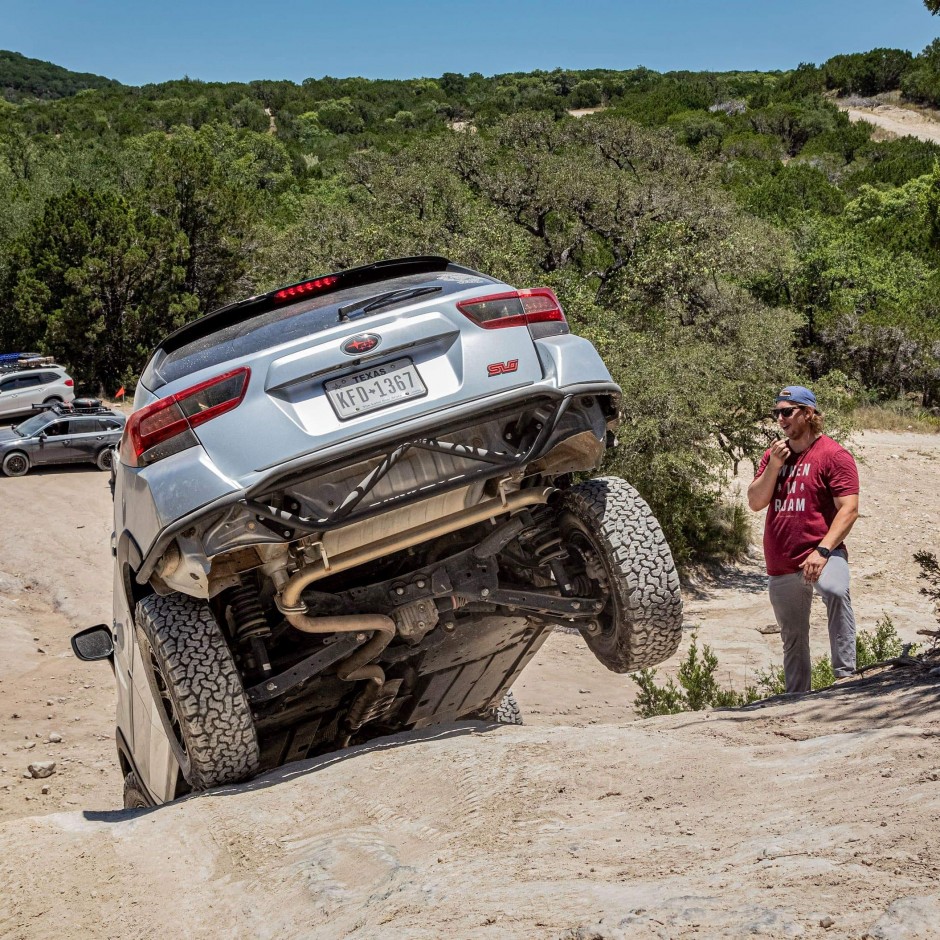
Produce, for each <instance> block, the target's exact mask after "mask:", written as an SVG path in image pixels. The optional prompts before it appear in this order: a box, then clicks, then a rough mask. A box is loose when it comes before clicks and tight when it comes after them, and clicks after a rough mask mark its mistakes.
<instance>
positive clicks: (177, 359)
mask: <svg viewBox="0 0 940 940" xmlns="http://www.w3.org/2000/svg"><path fill="white" fill-rule="evenodd" d="M498 283H500V282H499V281H495V280H494V279H493V278H488V277H486V276H484V275H479V274H476V273H473V274H471V273H464V272H456V271H442V272H439V273H430V274H428V273H421V274H409V275H405V276H402V277H396V278H389V279H388V280H384V281H380V282H377V283H376V282H373V283H371V284H359V285H356V286H354V287H348V288H345V289H343V290H339V291H335V292H332V293H329V294H321V295H314V296H312V297H306V298H304V299H302V300H297V301H295V302H293V303H288V304H283V305H281V306H278V307H276V308H275V309H273V310H265V311H263V312H261V313H259V314H257V315H256V316H253V317H251V318H249V319H247V320H244V321H242V322H240V323H234V324H232V325H230V326H223V327H221V328H220V329H218V330H216V331H215V332H212V333H210V334H209V335H207V336H202V337H199V338H198V339H195V340H193V341H192V342H190V343H185V344H184V345H182V346H180V347H179V348H178V349H173V350H171V351H170V352H169V353H164V352H163V351H160V352H158V353H157V355H156V356H155V357H154V358H153V359H152V360H151V362H150V364H149V365H148V366H147V368H146V369H145V370H144V374H143V376H142V377H141V379H142V381H143V383H144V385H145V386H146V387H148V388H150V389H151V390H153V391H156V390H157V389H158V388H160V387H161V386H163V385H166V384H168V383H169V382H174V381H176V380H177V379H179V378H182V377H183V376H185V375H190V374H191V373H193V372H198V371H199V370H201V369H206V368H209V367H211V366H216V365H221V364H222V363H224V362H229V361H230V360H232V359H240V358H242V357H244V356H250V355H251V354H253V353H256V352H259V351H260V350H263V349H270V348H272V347H274V346H280V345H282V344H284V343H289V342H291V341H292V340H297V339H302V338H303V337H305V336H311V335H313V334H315V333H320V332H322V331H323V330H327V329H329V328H330V327H333V326H336V325H337V324H338V323H341V322H344V321H343V319H341V317H340V308H347V307H349V306H350V305H351V304H354V303H355V302H356V301H358V300H361V301H368V300H369V298H373V297H377V296H379V295H380V294H385V293H387V292H389V291H395V290H410V289H412V288H422V287H427V288H433V289H434V290H433V292H432V291H429V292H428V293H427V294H424V295H419V296H412V297H407V296H406V297H403V298H402V299H401V300H398V301H393V302H390V303H388V304H383V305H382V306H381V312H383V313H384V312H386V311H388V310H394V309H395V307H396V306H399V305H400V306H407V305H410V304H417V303H421V302H423V301H426V300H434V299H440V298H442V297H446V296H448V295H449V294H454V293H458V292H460V291H464V290H467V288H470V287H481V286H484V285H492V284H498ZM347 316H348V321H346V322H349V323H350V324H356V323H360V322H361V323H363V324H364V325H365V324H367V323H368V320H369V314H368V313H365V314H363V312H362V311H361V310H357V309H351V310H349V312H348V314H347Z"/></svg>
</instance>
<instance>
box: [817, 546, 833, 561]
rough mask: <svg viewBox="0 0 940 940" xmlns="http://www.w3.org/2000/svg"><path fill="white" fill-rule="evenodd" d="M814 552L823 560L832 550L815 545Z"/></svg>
mask: <svg viewBox="0 0 940 940" xmlns="http://www.w3.org/2000/svg"><path fill="white" fill-rule="evenodd" d="M816 551H817V552H819V554H820V555H822V556H823V558H828V557H829V556H830V555H831V554H832V549H831V548H826V546H825V545H817V546H816Z"/></svg>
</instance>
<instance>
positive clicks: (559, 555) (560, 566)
mask: <svg viewBox="0 0 940 940" xmlns="http://www.w3.org/2000/svg"><path fill="white" fill-rule="evenodd" d="M523 515H525V516H528V519H526V520H525V521H526V522H527V523H528V525H527V526H526V528H525V530H524V531H523V533H522V535H523V537H524V538H525V539H526V541H527V542H528V543H529V546H530V549H531V551H532V554H533V555H534V556H535V558H536V560H537V561H538V562H539V564H540V565H544V566H545V567H547V568H548V569H549V570H550V571H551V573H552V575H553V576H554V578H555V583H556V584H557V585H558V587H559V589H560V590H561V593H562V594H563V595H564V596H565V597H569V596H571V594H572V593H573V587H572V585H571V579H570V578H569V577H568V572H567V571H566V570H565V566H564V561H565V559H566V558H567V557H568V550H567V549H566V548H565V546H564V543H563V542H562V538H561V533H560V532H559V531H558V524H557V522H556V519H555V513H554V512H553V511H552V510H551V508H550V507H548V506H536V507H535V508H534V509H532V510H526V511H525V513H524V514H523Z"/></svg>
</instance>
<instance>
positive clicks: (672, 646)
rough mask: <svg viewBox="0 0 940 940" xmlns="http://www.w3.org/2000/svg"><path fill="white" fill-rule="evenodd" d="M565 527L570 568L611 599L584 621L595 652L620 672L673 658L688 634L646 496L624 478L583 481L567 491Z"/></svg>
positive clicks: (675, 582)
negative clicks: (589, 621)
mask: <svg viewBox="0 0 940 940" xmlns="http://www.w3.org/2000/svg"><path fill="white" fill-rule="evenodd" d="M559 528H560V530H561V535H562V539H563V541H564V543H565V545H567V547H568V553H569V559H570V569H569V574H570V575H572V576H575V575H577V576H578V577H579V579H580V580H581V583H582V584H584V583H585V580H586V581H587V583H589V584H590V585H591V586H592V588H593V593H594V594H595V596H598V597H599V598H601V599H603V600H604V602H605V604H604V608H603V609H602V610H601V611H600V613H599V615H598V617H597V619H596V621H595V622H594V623H592V624H590V625H586V626H581V627H579V628H580V630H581V635H582V636H583V637H584V639H585V640H586V642H587V645H588V646H589V647H590V649H591V652H593V653H594V655H595V656H596V657H597V658H598V659H599V660H600V662H601V663H603V664H604V665H605V666H606V667H607V668H608V669H610V670H611V671H612V672H619V673H623V672H633V671H635V670H637V669H645V668H646V667H648V666H655V665H657V664H658V663H661V662H663V660H666V659H668V658H669V657H670V656H672V654H673V653H675V651H676V650H677V649H678V648H679V640H680V639H681V637H682V596H681V594H680V591H679V576H678V574H677V573H676V566H675V563H674V562H673V560H672V553H671V552H670V551H669V546H668V545H667V544H666V539H665V536H664V535H663V531H662V529H661V528H660V526H659V523H658V522H657V521H656V518H655V517H654V516H653V513H652V512H651V511H650V508H649V506H647V504H646V502H645V501H644V500H643V498H642V497H641V496H640V494H639V493H637V491H636V490H635V489H634V488H633V487H632V486H630V484H629V483H627V482H626V481H625V480H621V479H619V478H618V477H601V478H599V479H596V480H588V481H586V482H584V483H579V484H577V485H576V486H573V487H572V488H571V489H570V490H568V492H567V493H566V494H565V498H564V504H563V510H562V513H561V516H560V518H559ZM566 567H568V565H567V564H566ZM578 569H580V571H579V570H578ZM579 593H580V592H579Z"/></svg>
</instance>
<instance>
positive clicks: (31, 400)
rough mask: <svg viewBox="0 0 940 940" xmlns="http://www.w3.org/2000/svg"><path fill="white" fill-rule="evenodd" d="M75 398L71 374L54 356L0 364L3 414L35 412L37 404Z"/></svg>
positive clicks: (0, 403)
mask: <svg viewBox="0 0 940 940" xmlns="http://www.w3.org/2000/svg"><path fill="white" fill-rule="evenodd" d="M74 398H75V383H74V382H73V381H72V378H71V376H69V374H68V373H67V372H66V371H65V369H63V368H62V366H59V365H56V364H55V363H54V362H53V361H52V360H51V359H48V358H37V359H18V360H14V361H13V362H10V363H5V364H0V418H8V417H14V416H16V415H23V414H27V415H28V414H31V413H32V411H33V405H51V404H54V403H55V402H63V401H64V402H69V401H72V399H74Z"/></svg>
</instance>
